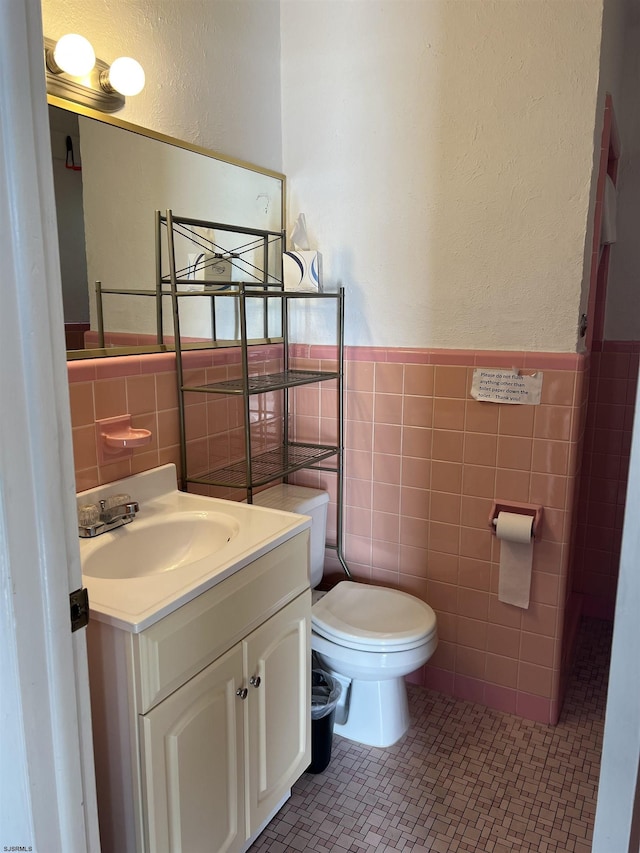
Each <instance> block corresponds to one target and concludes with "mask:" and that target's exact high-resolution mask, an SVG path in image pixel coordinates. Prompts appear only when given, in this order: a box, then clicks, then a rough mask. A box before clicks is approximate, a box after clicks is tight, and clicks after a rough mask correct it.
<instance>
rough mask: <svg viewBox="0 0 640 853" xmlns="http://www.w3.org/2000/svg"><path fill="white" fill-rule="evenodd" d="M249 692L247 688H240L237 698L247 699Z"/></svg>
mask: <svg viewBox="0 0 640 853" xmlns="http://www.w3.org/2000/svg"><path fill="white" fill-rule="evenodd" d="M248 693H249V691H248V690H247V688H246V687H238V689H237V690H236V696H239V697H240V698H241V699H246V698H247V694H248Z"/></svg>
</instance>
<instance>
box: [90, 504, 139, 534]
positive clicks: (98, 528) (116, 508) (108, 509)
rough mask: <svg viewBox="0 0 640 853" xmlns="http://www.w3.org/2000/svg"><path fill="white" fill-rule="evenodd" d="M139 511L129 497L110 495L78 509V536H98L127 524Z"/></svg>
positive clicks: (137, 506)
mask: <svg viewBox="0 0 640 853" xmlns="http://www.w3.org/2000/svg"><path fill="white" fill-rule="evenodd" d="M139 509H140V506H139V504H138V502H137V501H134V500H131V496H130V495H112V496H111V497H108V498H105V499H104V500H100V501H98V503H97V504H85V505H84V506H80V507H78V535H79V537H80V538H81V539H89V538H91V537H93V536H100V534H101V533H107V532H108V531H109V530H115V529H116V528H117V527H122V525H123V524H129V523H130V522H131V521H133V519H134V518H135V517H136V513H137V512H138V510H139Z"/></svg>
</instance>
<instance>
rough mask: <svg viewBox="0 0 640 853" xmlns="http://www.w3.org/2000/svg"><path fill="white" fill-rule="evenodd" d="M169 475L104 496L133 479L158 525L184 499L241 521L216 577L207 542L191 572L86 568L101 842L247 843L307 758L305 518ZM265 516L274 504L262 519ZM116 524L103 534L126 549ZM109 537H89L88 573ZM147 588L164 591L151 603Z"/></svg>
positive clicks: (185, 847)
mask: <svg viewBox="0 0 640 853" xmlns="http://www.w3.org/2000/svg"><path fill="white" fill-rule="evenodd" d="M165 467H166V468H173V466H165ZM156 470H161V469H156ZM147 473H148V474H151V473H152V472H147ZM169 474H170V475H171V472H169ZM138 477H144V475H138ZM173 477H174V479H173V483H172V489H171V490H170V491H169V492H167V493H166V494H164V495H160V496H158V495H157V494H156V495H155V496H154V497H152V498H149V497H148V496H147V494H146V492H145V489H146V485H148V484H146V485H145V484H144V483H143V484H140V482H139V481H138V482H137V483H133V482H132V481H134V480H137V478H136V477H132V478H128V480H125V481H120V482H119V483H117V484H111V487H101V493H103V492H104V491H105V489H107V488H111V492H112V493H115V490H116V489H117V490H118V491H122V490H123V489H126V490H127V491H128V492H130V493H131V495H132V497H134V496H135V498H136V499H137V500H138V501H139V502H140V516H141V519H140V522H143V521H144V518H143V517H142V516H143V515H144V512H145V508H146V510H147V523H154V522H153V518H154V513H155V518H156V519H157V520H159V521H160V522H162V519H166V518H169V517H170V516H172V515H175V513H176V511H177V510H176V507H177V506H178V505H180V506H182V511H185V512H186V511H188V512H194V509H193V508H194V507H195V506H196V505H198V506H200V507H205V508H206V507H210V506H213V505H215V508H216V510H217V511H220V512H224V513H229V514H230V515H231V517H233V518H236V519H237V521H238V534H237V535H236V536H235V537H233V538H232V539H231V540H229V542H228V543H227V544H226V545H223V546H221V547H219V550H218V551H217V553H216V554H214V555H211V556H210V558H209V563H210V570H209V571H207V570H206V568H205V566H206V563H207V558H206V557H201V556H200V554H201V550H200V551H198V552H197V554H198V560H196V561H195V564H197V565H196V567H195V568H194V563H189V562H187V563H186V564H184V565H182V566H181V567H178V568H175V567H174V568H172V569H171V570H168V571H164V572H160V571H158V572H154V571H152V572H150V573H148V574H145V575H142V576H141V575H140V574H139V573H138V574H136V575H135V576H134V577H131V578H124V579H123V578H122V577H119V578H105V577H104V576H102V577H99V578H92V577H90V576H85V578H84V581H85V583H86V585H87V587H88V589H89V597H90V603H91V607H92V614H91V615H92V618H91V620H90V622H89V626H88V633H87V641H88V648H89V674H90V687H91V702H92V719H93V731H94V749H95V763H96V778H97V789H98V807H99V817H100V833H101V843H102V849H103V850H104V851H118V853H122V852H123V851H143V850H145V851H149V853H160V851H170V850H181V851H185V853H197V851H200V850H202V851H205V850H206V851H242V850H246V849H247V847H248V846H249V845H250V844H251V842H252V841H253V840H254V839H255V837H256V836H257V834H259V832H260V831H261V830H262V829H263V828H264V826H265V825H266V824H267V823H268V822H269V820H270V819H271V818H272V817H273V815H274V814H275V813H276V812H277V811H278V809H279V808H280V807H281V805H282V804H283V803H284V801H285V800H286V799H287V797H288V796H289V794H290V789H291V785H292V784H293V782H295V781H296V779H297V778H298V777H299V776H300V775H301V774H302V772H303V771H304V770H305V768H306V767H307V766H308V764H309V761H310V613H311V593H310V589H309V575H308V561H309V544H308V542H309V530H308V526H309V523H308V520H307V519H305V518H304V517H301V516H296V515H294V514H291V513H280V512H277V511H268V510H267V511H265V510H264V509H263V508H260V507H252V506H249V505H246V504H236V503H235V502H226V501H218V500H213V499H208V498H200V497H198V496H195V495H187V494H185V493H181V492H175V471H173ZM170 479H171V476H169V478H168V480H167V478H166V477H165V481H167V482H168V481H169V480H170ZM98 491H100V489H99V490H92V492H93V493H96V492H98ZM88 495H89V496H91V493H84V495H82V496H79V503H80V501H81V500H84V501H86V500H87V496H88ZM94 496H95V495H94ZM196 502H200V503H199V504H196ZM187 506H188V507H189V509H188V510H186V509H185V508H186V507H187ZM199 511H200V512H205V513H206V512H207V510H206V509H202V510H199ZM247 511H248V512H249V513H250V514H249V515H247V514H246V513H247ZM256 512H257V513H260V512H263V513H264V512H270V513H271V512H273V514H272V515H271V516H270V517H269V516H264V515H263V516H258V517H257V522H256V516H255V513H256ZM149 519H151V520H152V521H151V522H150V521H149ZM137 523H138V522H137V521H136V522H133V523H132V524H131V525H129V526H128V528H125V529H124V530H123V532H124V534H125V536H126V535H127V534H128V533H133V532H134V526H135V524H137ZM256 523H257V526H256ZM265 524H266V528H265ZM252 527H253V528H254V534H251V528H252ZM243 528H244V533H246V535H247V539H246V540H245V539H244V538H243ZM140 529H141V530H142V529H143V528H140ZM157 529H158V530H160V529H161V528H160V526H158V528H157ZM267 529H270V530H271V532H270V533H265V531H266V530H267ZM257 530H261V531H262V534H261V537H259V541H258V542H256V541H255V535H256V534H255V531H257ZM118 533H119V531H114V532H113V533H108V534H105V535H106V536H110V537H113V539H114V541H113V543H111V544H113V545H115V544H116V537H117V536H118ZM252 536H253V538H254V542H253V545H252V544H251V541H250V540H251V537H252ZM100 538H102V537H100ZM117 541H118V547H119V548H122V547H123V546H122V545H120V544H119V543H120V542H121V541H122V537H121V536H120V538H119V539H118V540H117ZM232 542H234V543H235V545H233V547H232V548H230V549H228V552H227V553H226V554H225V548H227V546H229V545H231V543H232ZM98 544H99V543H97V541H96V542H95V543H87V544H86V545H85V543H84V542H83V543H81V556H83V567H84V566H85V565H90V561H89V559H88V556H89V555H90V553H91V551H92V548H93V549H95V548H97V547H98ZM109 545H110V543H109V542H107V543H106V544H105V545H104V546H103V547H104V548H105V549H108V548H109ZM83 548H84V555H83V554H82V552H83ZM230 552H232V553H230ZM198 566H200V568H198ZM221 566H222V567H223V568H222V569H221V568H220V567H221ZM200 569H202V573H201V574H198V573H199V572H200ZM190 572H191V573H192V575H193V577H191V579H190V580H189V581H187V583H186V586H185V583H184V581H185V577H187V576H189V573H190ZM116 573H117V574H118V575H122V574H123V571H122V570H121V569H120V570H116ZM181 573H182V574H181ZM196 574H198V578H197V579H195V575H196ZM168 575H172V576H173V580H174V582H175V583H176V590H175V595H174V596H173V600H174V601H175V602H177V604H176V606H175V607H172V606H171V603H170V601H169V599H171V594H170V593H168V592H167V588H166V584H167V583H168V580H167V576H168ZM163 584H164V585H165V586H164V588H163ZM145 586H146V587H147V588H148V593H149V597H150V598H151V599H154V601H155V604H152V605H151V606H149V607H146V609H145V606H144V605H145V604H147V603H148V601H145V596H144V594H143V589H142V588H143V587H145ZM92 587H93V589H94V592H95V599H96V600H95V601H94V600H92ZM127 587H129V588H130V595H129V596H127ZM158 588H160V589H161V592H160V593H159V592H158ZM154 590H155V591H154ZM118 595H120V598H121V599H122V600H120V601H118V600H117V599H118ZM109 596H111V599H109ZM101 602H102V604H101ZM132 611H136V613H137V615H136V613H133V612H132ZM127 614H128V615H127ZM157 614H160V615H158V616H157V618H155V617H156V615H157Z"/></svg>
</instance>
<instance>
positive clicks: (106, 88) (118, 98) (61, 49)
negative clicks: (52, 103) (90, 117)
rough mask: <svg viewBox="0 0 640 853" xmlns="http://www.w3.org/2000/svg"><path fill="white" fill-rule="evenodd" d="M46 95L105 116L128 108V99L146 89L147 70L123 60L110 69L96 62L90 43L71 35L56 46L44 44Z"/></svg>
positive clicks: (52, 42) (122, 58)
mask: <svg viewBox="0 0 640 853" xmlns="http://www.w3.org/2000/svg"><path fill="white" fill-rule="evenodd" d="M44 54H45V66H46V72H47V93H48V94H49V95H55V96H56V97H59V98H65V99H66V100H68V101H74V102H75V103H77V104H82V106H84V107H91V108H92V109H94V110H100V111H101V112H105V113H114V112H117V111H118V110H120V109H122V107H124V105H125V96H127V95H137V94H138V93H139V92H141V91H142V89H143V88H144V82H145V78H144V70H143V68H142V66H141V65H140V63H139V62H137V61H136V60H135V59H131V58H130V57H128V56H121V57H120V58H119V59H116V60H115V61H114V62H113V63H112V64H111V66H109V65H108V64H107V63H106V62H103V61H102V60H101V59H96V55H95V53H94V50H93V48H92V47H91V44H90V42H88V41H87V39H85V38H84V37H83V36H79V35H76V34H75V33H69V34H68V35H66V36H62V38H61V39H59V40H58V41H57V42H55V41H53V40H52V39H48V38H45V40H44Z"/></svg>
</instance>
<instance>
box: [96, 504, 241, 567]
mask: <svg viewBox="0 0 640 853" xmlns="http://www.w3.org/2000/svg"><path fill="white" fill-rule="evenodd" d="M239 530H240V524H239V522H238V521H237V519H235V518H231V516H229V515H225V514H224V513H221V512H176V513H166V514H164V515H163V516H162V517H161V518H151V519H148V520H144V519H135V520H134V521H132V522H131V523H130V524H127V525H125V526H124V527H118V528H117V529H116V530H112V531H111V532H110V533H105V534H103V535H102V536H100V537H98V538H96V540H95V542H94V547H93V548H92V549H91V550H90V552H89V553H88V554H87V555H86V556H85V559H84V560H83V564H82V573H83V574H85V575H87V576H88V577H92V578H113V579H117V578H120V579H124V578H141V577H145V576H147V575H156V574H161V573H163V572H171V571H174V570H175V569H178V568H181V567H185V566H188V565H190V564H191V563H194V562H196V561H197V560H201V559H203V558H204V557H207V556H210V555H211V556H214V555H220V556H222V555H221V553H220V552H221V551H222V549H224V548H225V547H226V546H227V545H228V544H229V542H231V540H232V539H233V538H234V536H237V535H238V531H239Z"/></svg>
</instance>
